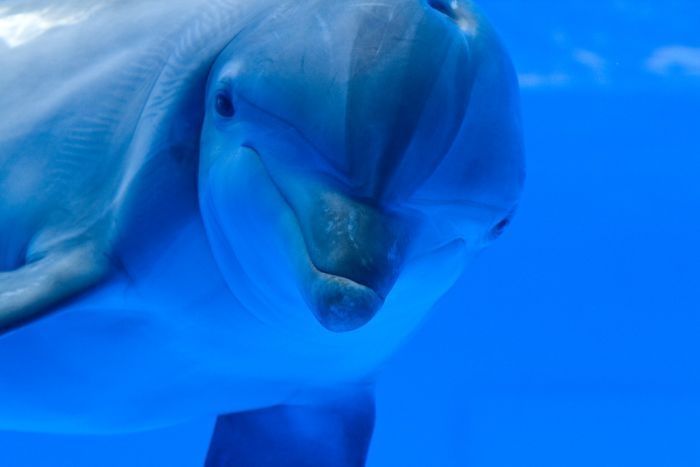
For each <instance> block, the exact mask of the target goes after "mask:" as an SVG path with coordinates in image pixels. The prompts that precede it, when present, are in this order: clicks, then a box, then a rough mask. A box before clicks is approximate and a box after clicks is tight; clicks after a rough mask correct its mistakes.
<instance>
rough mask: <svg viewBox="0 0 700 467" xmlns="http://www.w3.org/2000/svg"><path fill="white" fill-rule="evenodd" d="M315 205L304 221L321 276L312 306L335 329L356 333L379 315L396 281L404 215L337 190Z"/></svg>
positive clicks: (313, 290) (323, 195)
mask: <svg viewBox="0 0 700 467" xmlns="http://www.w3.org/2000/svg"><path fill="white" fill-rule="evenodd" d="M314 204H315V205H314V207H313V209H312V213H311V214H310V216H309V218H308V221H306V222H303V224H304V225H305V227H306V228H305V229H304V230H305V240H306V243H307V249H308V253H309V257H310V259H311V261H312V262H313V264H314V267H315V268H316V270H317V271H318V275H317V277H316V279H315V280H314V283H313V284H312V285H311V287H310V289H311V290H310V294H309V295H310V298H311V300H310V301H311V306H312V308H314V310H313V312H314V314H315V315H316V317H317V318H318V319H319V321H320V322H321V324H322V325H323V326H325V327H326V328H328V329H329V330H332V331H349V330H353V329H356V328H358V327H360V326H362V325H363V324H365V323H367V322H368V321H369V320H370V319H371V318H372V317H373V316H374V315H375V314H376V313H377V311H378V310H379V309H380V308H381V306H382V305H383V303H384V299H385V298H386V296H387V295H388V293H389V292H390V291H391V288H392V287H393V285H394V283H395V282H396V279H397V278H398V276H399V274H400V272H401V267H402V265H403V259H404V252H405V249H406V243H407V240H406V239H407V233H406V229H405V227H404V223H403V222H402V221H401V219H400V218H399V217H398V216H394V215H392V214H390V213H387V212H385V211H383V210H382V209H380V208H378V207H376V206H372V205H369V204H366V203H363V202H360V201H356V200H353V199H351V198H349V197H347V196H345V195H343V194H339V193H336V192H333V191H326V192H323V193H321V194H319V197H318V199H317V202H316V203H314Z"/></svg>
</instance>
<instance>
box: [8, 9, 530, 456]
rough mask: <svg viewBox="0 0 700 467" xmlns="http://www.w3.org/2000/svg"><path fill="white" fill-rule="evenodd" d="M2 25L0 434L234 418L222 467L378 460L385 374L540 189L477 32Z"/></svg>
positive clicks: (434, 16)
mask: <svg viewBox="0 0 700 467" xmlns="http://www.w3.org/2000/svg"><path fill="white" fill-rule="evenodd" d="M42 5H43V4H42ZM0 24H3V25H5V27H3V28H0V69H2V70H3V72H2V73H0V109H2V110H0V115H1V116H2V118H0V225H2V226H3V228H2V230H0V329H1V331H0V401H1V402H0V429H11V430H27V431H43V432H57V433H98V432H102V433H115V432H124V431H132V430H142V429H150V428H155V427H161V426H166V425H171V424H175V423H178V422H181V421H183V420H187V419H188V418H191V417H194V416H198V415H202V414H229V415H225V416H222V417H220V419H219V422H218V423H217V430H216V432H215V435H214V438H213V441H212V447H211V450H210V454H209V458H208V460H207V462H208V465H233V464H231V462H233V461H231V460H230V459H237V461H236V462H238V464H236V465H263V464H262V463H261V462H262V461H261V460H260V459H261V458H262V457H261V456H263V457H264V458H265V459H269V462H270V464H269V465H316V464H314V463H313V462H312V461H311V460H309V459H312V458H316V457H314V456H319V455H320V456H322V460H319V461H318V465H326V466H330V465H362V463H363V462H364V455H365V454H366V447H367V444H368V443H369V439H370V436H371V429H372V426H373V417H374V411H373V405H372V397H371V381H372V378H373V376H374V375H375V374H376V372H377V371H378V369H379V368H380V367H381V365H382V363H383V362H384V361H385V360H386V359H387V358H388V357H389V356H390V355H391V354H392V353H393V352H395V351H396V349H397V348H398V347H399V346H400V345H401V344H402V343H403V342H405V340H406V339H407V338H408V337H409V336H410V334H411V333H412V332H413V331H414V330H415V329H416V328H417V327H418V326H419V325H420V323H421V322H422V321H423V319H424V318H425V317H426V315H427V314H428V312H429V311H430V309H431V308H432V306H433V304H434V303H435V302H436V301H437V300H438V299H439V298H440V297H441V296H442V295H444V294H445V293H446V291H447V290H449V289H450V287H451V286H452V285H453V284H454V283H455V281H456V279H457V278H458V277H459V275H460V274H461V272H462V271H463V269H464V267H465V266H466V265H467V264H468V262H469V260H470V258H472V257H473V256H474V254H476V253H477V252H478V251H480V250H481V249H482V248H483V247H485V246H486V245H487V244H489V243H490V242H491V241H492V240H493V239H494V238H496V237H497V236H498V235H500V233H501V232H502V231H503V229H504V228H505V226H506V225H507V224H508V223H509V222H510V220H511V218H512V216H513V213H514V212H515V208H516V206H517V203H518V199H519V196H520V192H521V190H522V186H523V180H524V157H523V143H522V137H521V124H520V117H519V104H518V90H517V83H516V79H515V74H514V71H513V67H512V65H511V62H510V60H509V58H508V55H507V53H506V52H505V50H504V48H503V46H502V45H501V42H500V41H499V39H498V37H497V36H496V34H495V32H494V31H493V29H492V27H491V26H490V25H489V23H488V22H487V20H486V19H485V18H484V16H483V15H482V14H481V13H480V12H479V11H478V10H477V8H476V7H475V6H474V5H473V4H472V3H470V2H468V1H464V0H457V1H446V0H373V1H371V2H368V1H366V0H342V1H341V0H305V1H291V0H288V1H282V2H280V1H270V0H259V1H256V2H248V1H244V0H211V1H204V0H175V1H172V2H168V3H167V5H166V4H165V3H164V2H158V1H156V0H145V1H144V0H139V1H136V0H123V1H114V2H92V1H83V0H72V1H68V2H63V3H62V4H61V6H56V7H44V6H40V5H39V4H38V2H33V1H24V0H20V1H10V2H8V3H6V5H5V6H3V7H0ZM23 24H30V25H32V26H31V27H23V26H22V25H23ZM2 31H4V32H2ZM310 439H314V441H313V443H310ZM321 439H322V441H320V440H321ZM275 442H277V443H282V444H280V446H283V447H282V448H280V449H279V450H278V451H275V452H276V453H277V454H275V453H274V452H270V451H271V450H270V449H265V446H269V445H270V443H275ZM314 446H315V447H314ZM319 453H322V454H319ZM270 456H272V457H270ZM275 456H280V457H279V458H277V457H275ZM281 456H284V457H281ZM304 462H306V463H304ZM264 465H268V464H264Z"/></svg>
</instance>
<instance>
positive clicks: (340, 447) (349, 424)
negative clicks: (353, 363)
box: [205, 388, 374, 467]
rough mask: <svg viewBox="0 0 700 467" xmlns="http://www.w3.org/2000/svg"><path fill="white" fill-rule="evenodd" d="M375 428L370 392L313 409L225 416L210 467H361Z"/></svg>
mask: <svg viewBox="0 0 700 467" xmlns="http://www.w3.org/2000/svg"><path fill="white" fill-rule="evenodd" d="M373 428H374V397H373V396H372V394H370V393H369V392H368V391H367V390H366V389H364V388H363V389H362V390H357V391H353V392H351V393H346V394H345V395H343V396H342V397H340V398H333V399H331V400H326V401H324V402H319V403H314V404H309V405H306V404H305V405H282V406H276V407H270V408H266V409H261V410H255V411H251V412H243V413H235V414H229V415H223V416H220V417H219V418H218V420H217V422H216V427H215V429H214V435H213V437H212V440H211V444H210V445H209V452H208V454H207V459H206V463H205V467H258V466H259V467H263V466H270V467H273V466H274V467H277V466H290V467H302V466H303V467H361V466H364V465H365V459H366V457H367V451H368V448H369V441H370V439H371V437H372V430H373Z"/></svg>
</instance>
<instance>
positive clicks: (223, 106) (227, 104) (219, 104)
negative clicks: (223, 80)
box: [215, 92, 236, 118]
mask: <svg viewBox="0 0 700 467" xmlns="http://www.w3.org/2000/svg"><path fill="white" fill-rule="evenodd" d="M215 106H216V113H218V114H219V115H221V116H222V117H226V118H230V117H233V114H235V113H236V109H234V107H233V102H231V98H230V97H229V96H228V95H227V94H225V93H223V92H220V93H218V94H217V95H216V104H215Z"/></svg>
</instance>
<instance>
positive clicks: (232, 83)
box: [199, 0, 523, 332]
mask: <svg viewBox="0 0 700 467" xmlns="http://www.w3.org/2000/svg"><path fill="white" fill-rule="evenodd" d="M200 147H201V149H200V151H201V154H200V175H199V190H200V204H201V209H202V214H203V218H204V222H205V226H206V229H207V233H208V235H209V237H210V241H211V244H212V248H213V250H214V253H215V256H216V257H217V261H218V262H219V267H220V268H221V270H222V272H223V275H224V276H225V277H226V279H227V282H228V285H229V287H230V288H231V290H232V292H233V293H234V295H236V297H237V298H238V300H239V301H240V303H241V304H242V305H243V306H244V307H245V308H247V309H249V310H250V311H251V312H253V313H255V314H256V315H257V316H259V317H260V318H261V319H264V320H267V321H270V322H272V321H277V322H280V320H284V321H285V322H287V323H293V322H300V323H301V322H304V323H306V324H305V325H310V323H309V321H308V320H307V317H315V321H314V320H313V319H312V320H311V321H312V323H316V324H314V326H317V327H318V323H320V324H321V325H322V327H323V328H325V329H326V330H327V331H333V332H343V331H352V330H356V329H358V328H360V327H362V326H363V325H365V324H366V323H368V322H369V321H370V320H372V319H373V317H375V315H378V314H381V313H383V308H384V305H385V302H386V301H387V300H388V297H390V296H391V295H392V294H393V293H399V292H396V288H397V284H399V283H401V281H402V280H403V277H404V276H405V275H406V274H405V272H406V270H407V269H409V268H410V265H411V264H418V263H420V264H421V265H423V266H421V267H422V268H423V269H422V273H421V274H422V275H423V278H422V279H421V280H416V278H415V277H414V279H413V282H412V283H411V284H412V285H411V286H410V294H411V295H412V296H413V297H414V298H415V300H414V299H412V298H411V297H410V296H407V297H404V300H403V303H406V304H411V303H412V302H415V303H421V304H423V305H420V307H423V308H429V305H428V304H430V303H433V302H434V301H435V300H437V298H439V296H440V295H441V294H442V293H444V292H445V291H446V290H447V288H449V286H450V285H451V284H452V283H453V282H454V281H455V279H456V278H457V276H458V272H459V271H461V268H462V267H463V265H464V263H465V262H466V260H467V258H468V257H469V253H471V252H474V251H477V250H478V249H480V248H481V247H483V246H484V245H485V244H486V243H488V241H490V240H491V239H492V238H494V237H495V236H497V235H498V234H499V233H500V231H501V230H502V229H503V227H504V226H505V225H506V224H507V223H508V221H509V219H510V216H511V215H512V213H513V210H514V208H515V206H516V202H517V199H518V195H519V192H520V189H521V186H522V181H523V157H522V150H521V140H520V129H519V117H518V107H517V90H516V86H515V82H514V79H513V71H512V69H511V66H510V63H509V61H508V58H507V57H506V55H505V53H504V52H503V50H502V48H501V46H500V44H499V42H498V40H497V39H496V38H495V36H494V34H493V32H492V31H491V30H490V28H489V27H488V25H487V24H486V23H485V21H484V20H483V18H481V17H480V16H479V15H478V14H477V13H475V12H474V10H473V8H472V7H471V6H470V5H469V4H466V3H459V2H454V1H453V2H443V1H442V0H429V1H421V0H399V1H396V0H391V1H389V0H379V1H374V2H366V1H360V0H346V1H330V0H319V1H316V2H289V3H287V4H284V5H282V6H280V7H277V8H275V9H274V10H272V11H269V12H267V13H266V14H265V15H262V16H261V17H259V19H258V20H257V21H255V22H253V23H252V24H250V25H249V26H248V27H246V28H245V29H244V30H242V31H241V32H240V33H239V34H237V35H236V37H235V38H234V39H233V40H232V41H231V42H230V43H229V44H228V46H227V47H226V49H225V50H223V51H222V53H221V54H220V55H219V57H218V58H217V60H216V62H215V64H214V65H213V67H212V70H211V72H210V76H209V80H208V84H207V90H206V112H205V119H204V124H203V129H202V134H201V146H200ZM405 289H406V287H403V290H404V292H401V293H403V294H404V295H405V294H406V292H405ZM411 306H413V305H412V304H411ZM415 306H419V305H415ZM422 311H423V312H425V311H427V309H426V310H422Z"/></svg>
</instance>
